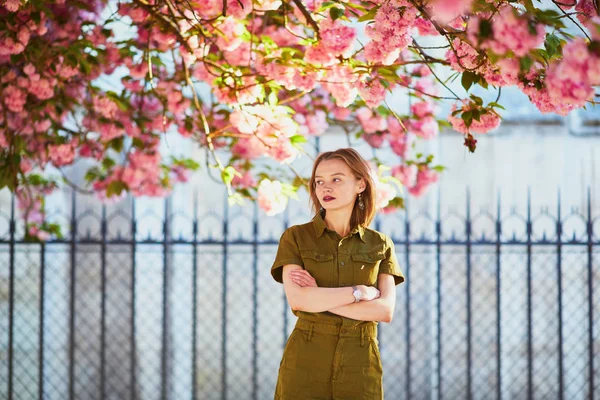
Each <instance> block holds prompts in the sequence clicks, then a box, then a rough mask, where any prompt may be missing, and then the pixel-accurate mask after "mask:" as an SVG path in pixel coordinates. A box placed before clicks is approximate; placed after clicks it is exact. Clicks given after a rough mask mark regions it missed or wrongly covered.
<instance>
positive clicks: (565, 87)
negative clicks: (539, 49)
mask: <svg viewBox="0 0 600 400" xmlns="http://www.w3.org/2000/svg"><path fill="white" fill-rule="evenodd" d="M599 64H600V57H597V56H596V55H595V54H592V53H590V51H589V50H588V46H587V43H586V42H585V40H584V39H583V38H578V39H575V40H573V41H572V42H570V43H568V44H567V45H566V46H565V47H564V48H563V59H562V60H560V61H557V62H554V63H552V64H550V66H549V67H548V70H547V71H546V81H545V83H546V87H547V89H548V94H549V95H550V97H551V98H553V99H554V101H556V102H560V103H568V104H572V105H574V106H576V107H583V106H584V105H585V104H586V103H587V102H588V101H590V100H592V99H593V97H594V88H593V86H595V85H598V84H600V67H599V66H598V65H599Z"/></svg>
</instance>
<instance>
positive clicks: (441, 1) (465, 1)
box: [429, 0, 473, 22]
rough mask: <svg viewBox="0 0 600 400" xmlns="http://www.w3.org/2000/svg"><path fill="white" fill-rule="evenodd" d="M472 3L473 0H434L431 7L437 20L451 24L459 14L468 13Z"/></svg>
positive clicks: (430, 3)
mask: <svg viewBox="0 0 600 400" xmlns="http://www.w3.org/2000/svg"><path fill="white" fill-rule="evenodd" d="M472 3H473V0H432V1H430V2H429V5H430V6H431V8H432V9H433V12H432V14H433V16H434V17H435V19H436V20H438V21H441V22H449V21H451V20H453V19H455V18H456V17H457V16H458V15H459V14H464V13H466V12H468V11H469V10H470V8H471V4H472Z"/></svg>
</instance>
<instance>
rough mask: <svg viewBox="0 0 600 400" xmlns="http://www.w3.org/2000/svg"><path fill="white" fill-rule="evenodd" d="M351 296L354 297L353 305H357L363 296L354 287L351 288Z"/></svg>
mask: <svg viewBox="0 0 600 400" xmlns="http://www.w3.org/2000/svg"><path fill="white" fill-rule="evenodd" d="M352 294H353V295H354V302H355V303H358V302H359V301H360V299H362V296H363V294H362V292H361V291H360V290H358V288H357V287H356V286H352Z"/></svg>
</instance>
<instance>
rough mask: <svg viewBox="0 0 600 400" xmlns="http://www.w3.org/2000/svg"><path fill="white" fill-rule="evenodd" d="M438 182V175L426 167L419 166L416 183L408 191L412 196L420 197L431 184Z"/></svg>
mask: <svg viewBox="0 0 600 400" xmlns="http://www.w3.org/2000/svg"><path fill="white" fill-rule="evenodd" d="M438 180H439V174H438V173H437V172H436V171H434V170H430V169H429V168H428V167H426V166H420V167H419V172H417V180H416V183H415V185H414V186H412V187H410V188H409V189H408V191H409V192H410V193H411V194H412V195H413V196H417V197H418V196H421V195H422V194H423V193H425V191H426V190H427V188H428V187H429V186H430V185H431V184H433V183H435V182H437V181H438Z"/></svg>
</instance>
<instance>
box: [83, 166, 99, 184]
mask: <svg viewBox="0 0 600 400" xmlns="http://www.w3.org/2000/svg"><path fill="white" fill-rule="evenodd" d="M99 176H100V170H99V169H98V168H97V167H93V168H90V169H88V170H87V172H86V173H85V180H86V182H91V181H93V180H96V179H97V178H98V177H99Z"/></svg>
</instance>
